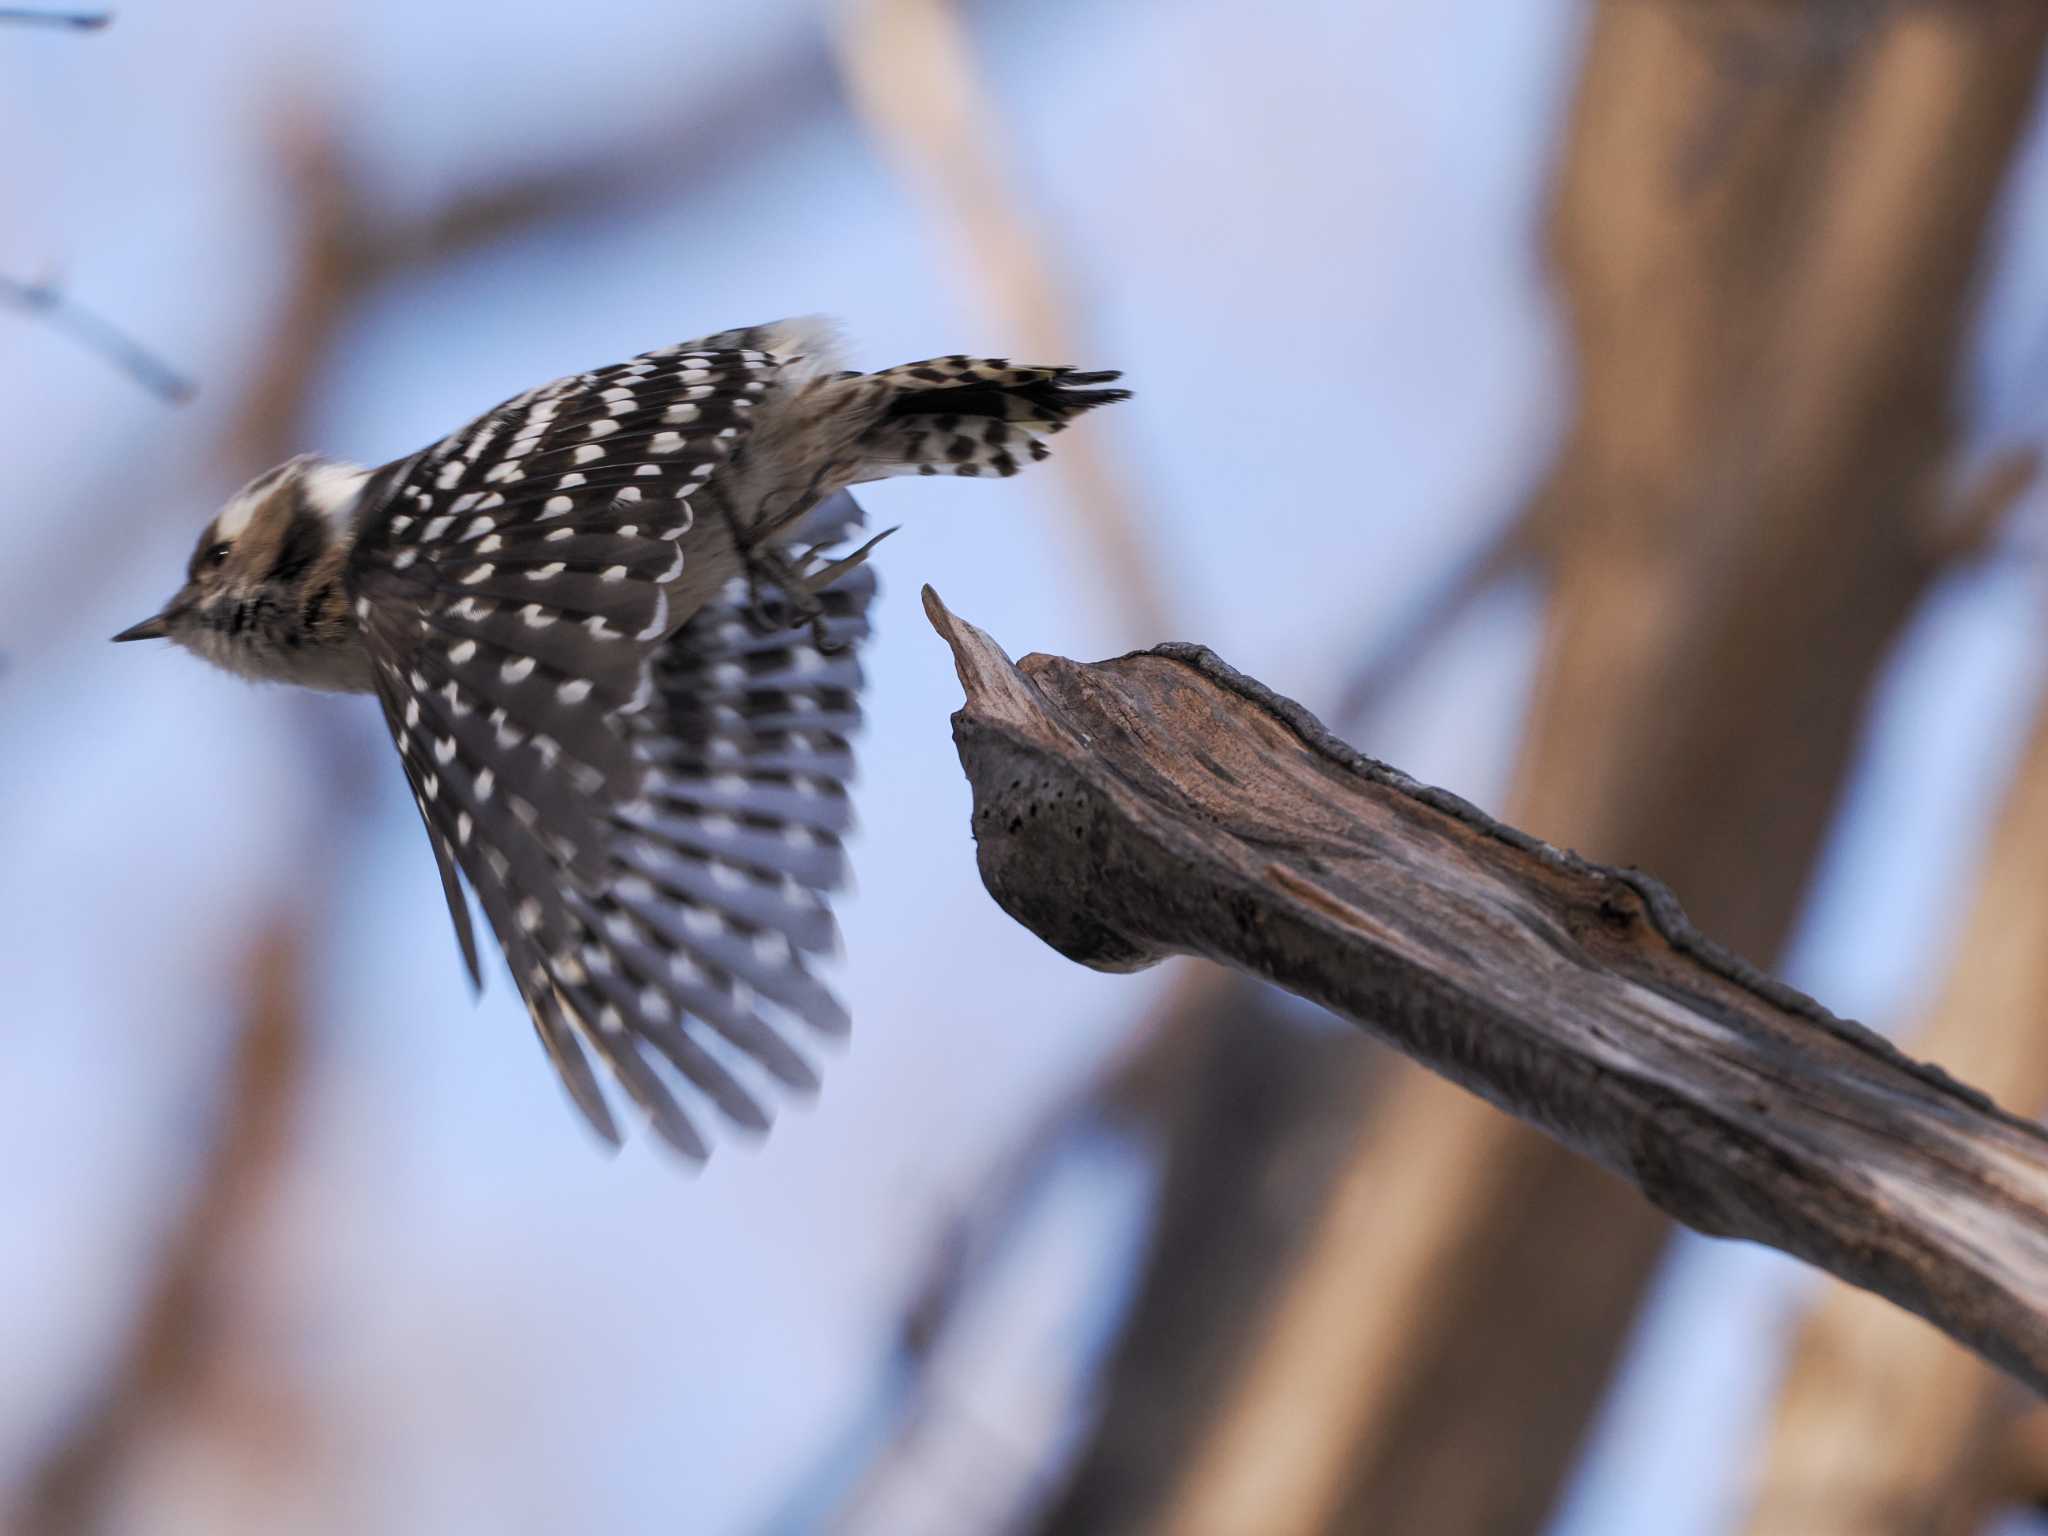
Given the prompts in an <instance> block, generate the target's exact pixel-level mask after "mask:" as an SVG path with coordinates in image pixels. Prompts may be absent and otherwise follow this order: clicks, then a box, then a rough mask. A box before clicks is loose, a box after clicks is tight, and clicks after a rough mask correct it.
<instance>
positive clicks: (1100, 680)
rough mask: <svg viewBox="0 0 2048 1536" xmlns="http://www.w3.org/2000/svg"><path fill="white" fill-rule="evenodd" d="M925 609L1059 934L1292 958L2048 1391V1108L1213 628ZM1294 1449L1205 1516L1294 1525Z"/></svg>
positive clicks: (1102, 962) (967, 745)
mask: <svg viewBox="0 0 2048 1536" xmlns="http://www.w3.org/2000/svg"><path fill="white" fill-rule="evenodd" d="M925 607H926V611H927V613H928V614H929V615H930V617H931V620H932V623H933V625H934V627H935V628H936V629H937V630H938V631H939V633H940V635H941V636H942V637H943V638H944V639H945V640H946V641H947V643H948V644H949V645H950V646H951V647H952V649H953V655H954V662H955V665H956V666H957V668H958V670H959V673H960V680H961V683H962V686H963V687H964V688H965V690H966V694H967V702H966V705H965V706H964V707H963V708H962V709H961V710H960V711H959V712H958V713H956V714H955V715H954V716H953V734H954V740H955V743H956V745H957V746H958V748H959V752H960V760H961V765H962V767H963V768H964V769H965V770H966V773H967V777H968V781H969V783H970V784H971V785H972V787H973V790H974V820H973V825H974V833H975V841H976V857H977V861H978V863H979V865H980V868H981V874H982V879H983V882H984V883H985V884H986V885H987V886H988V889H989V892H990V894H991V895H992V896H994V897H995V899H996V901H997V902H998V904H999V905H1001V906H1002V908H1003V909H1004V910H1005V911H1006V912H1008V913H1009V914H1010V915H1011V916H1013V917H1015V918H1016V919H1017V920H1018V921H1019V922H1021V923H1023V924H1024V925H1025V926H1026V927H1028V928H1030V929H1031V930H1032V931H1033V932H1035V933H1036V934H1038V936H1039V937H1040V938H1042V939H1044V940H1045V941H1046V942H1047V943H1048V944H1050V945H1052V946H1053V947H1054V948H1055V949H1057V950H1059V951H1060V952H1061V953H1062V954H1064V955H1066V956H1068V957H1069V958H1070V959H1074V960H1078V961H1080V962H1082V963H1084V964H1087V965H1090V966H1093V967H1096V968H1097V969H1102V970H1111V971H1126V970H1133V969H1137V968H1140V967H1142V966H1145V965H1149V964H1152V963H1154V962H1156V961H1158V960H1159V959H1161V958H1164V957H1165V956H1166V955H1169V954H1198V955H1203V956H1205V957H1207V958H1210V959H1214V960H1219V961H1221V962H1223V963H1225V964H1228V965H1231V966H1233V967H1235V968H1238V969H1242V970H1244V971H1246V972H1248V973H1250V974H1253V975H1257V976H1261V977H1264V978H1265V979H1267V980H1270V981H1274V982H1276V983H1278V984H1279V985H1281V986H1284V987H1286V988H1288V989H1289V990H1290V991H1294V992H1297V993H1299V994H1300V995H1302V996H1304V997H1307V998H1309V999H1311V1000H1312V1001H1315V1002H1318V1003H1321V1004H1323V1005H1324V1006H1325V1007H1328V1008H1330V1009H1332V1010H1333V1011H1335V1012H1337V1013H1340V1014H1342V1015H1343V1016H1344V1017H1346V1018H1349V1019H1351V1020H1352V1021H1353V1022H1355V1023H1358V1024H1360V1025H1361V1026H1363V1027H1364V1028H1366V1029H1368V1030H1371V1031H1372V1032H1373V1033H1374V1034H1376V1035H1377V1036H1379V1037H1380V1038H1381V1039H1383V1040H1385V1041H1387V1042H1388V1043H1390V1044H1392V1045H1394V1046H1395V1047H1396V1048H1398V1049H1399V1050H1401V1051H1402V1052H1404V1053H1405V1054H1408V1055H1410V1056H1412V1057H1414V1058H1415V1059H1416V1060H1418V1061H1420V1062H1423V1063H1425V1064H1427V1065H1428V1066H1429V1067H1430V1068H1432V1069H1433V1070H1435V1071H1438V1072H1441V1073H1443V1074H1444V1075H1445V1076H1447V1077H1449V1078H1451V1079H1452V1080H1454V1081H1457V1082H1459V1083H1461V1084H1462V1085H1463V1086H1464V1087H1466V1088H1467V1089H1469V1090H1471V1091H1473V1092H1475V1093H1478V1094H1481V1095H1483V1096H1485V1097H1486V1098H1487V1099H1488V1100H1490V1101H1491V1102H1492V1103H1494V1104H1496V1105H1498V1106H1499V1107H1501V1108H1503V1109H1506V1110H1509V1111H1511V1112H1512V1113H1514V1114H1516V1115H1517V1116H1519V1117H1521V1118H1522V1119H1524V1120H1526V1121H1528V1122H1530V1123H1531V1124H1533V1125H1536V1126H1538V1127H1540V1128H1541V1129H1542V1130H1544V1131H1545V1132H1546V1133H1548V1134H1549V1135H1551V1136H1555V1137H1557V1138H1559V1139H1561V1140H1562V1141H1564V1142H1566V1143H1568V1144H1569V1145H1571V1146H1573V1147H1574V1148H1576V1149H1577V1151H1578V1152H1579V1153H1580V1154H1582V1155H1584V1156H1586V1157H1589V1158H1592V1159H1593V1160H1595V1161H1597V1162H1599V1163H1601V1164H1603V1165H1604V1166H1606V1167H1607V1168H1608V1169H1609V1170H1610V1171H1612V1172H1614V1173H1616V1174H1618V1175H1620V1176H1621V1177H1622V1178H1624V1179H1626V1180H1628V1181H1629V1182H1630V1183H1632V1184H1634V1185H1636V1186H1637V1187H1638V1188H1639V1189H1640V1190H1641V1192H1642V1193H1643V1194H1644V1195H1646V1196H1647V1197H1648V1198H1649V1199H1650V1200H1651V1201H1652V1202H1654V1203H1655V1204H1657V1205H1658V1206H1660V1207H1662V1208H1663V1209H1665V1210H1666V1211H1669V1212H1671V1213H1672V1214H1674V1215H1676V1216H1678V1217H1679V1218H1680V1219H1681V1220H1684V1221H1686V1222H1687V1223H1689V1224H1691V1225H1693V1226H1695V1227H1698V1228H1699V1229H1700V1230H1702V1231H1704V1232H1708V1233H1712V1234H1714V1235H1716V1236H1728V1237H1742V1238H1748V1239H1751V1240H1754V1241H1758V1242H1764V1243H1769V1244H1771V1245H1772V1246H1774V1247H1779V1248H1782V1249H1784V1250H1785V1251H1787V1252H1789V1253H1792V1254H1794V1255H1796V1256H1797V1257H1800V1258H1803V1259H1805V1260H1807V1261H1808V1262H1810V1263H1813V1264H1817V1265H1819V1266H1821V1267H1823V1268H1825V1269H1827V1270H1829V1271H1830V1272H1831V1273H1833V1274H1835V1275H1837V1276H1839V1277H1840V1278H1843V1279H1846V1280H1848V1281H1850V1283H1852V1284H1855V1285H1859V1286H1863V1287H1865V1288H1867V1289H1870V1290H1874V1291H1876V1292H1877V1293H1878V1294H1880V1295H1883V1296H1886V1297H1888V1298H1890V1299H1891V1300H1893V1301H1895V1302H1897V1303H1899V1304H1900V1305H1902V1306H1905V1307H1908V1308H1910V1309H1912V1310H1914V1311H1916V1312H1918V1313H1919V1314H1920V1315H1922V1316H1924V1317H1926V1318H1928V1320H1929V1321H1932V1322H1934V1323H1935V1324H1936V1325H1937V1326H1939V1327H1941V1328H1943V1329H1944V1330H1946V1331H1947V1332H1949V1333H1950V1334H1951V1335H1952V1336H1954V1337H1955V1338H1957V1339H1959V1340H1960V1341H1962V1342H1964V1343H1966V1344H1967V1345H1969V1347H1971V1348H1973V1349H1975V1350H1977V1351H1979V1352H1980V1353H1982V1354H1983V1355H1984V1356H1985V1357H1986V1358H1988V1359H1990V1360H1992V1361H1994V1362H1995V1363H1997V1364H1998V1365H2000V1366H2001V1367H2002V1368H2003V1369H2005V1370H2008V1371H2010V1372H2011V1373H2013V1374H2014V1375H2015V1376H2018V1377H2019V1378H2020V1379H2022V1380H2024V1381H2027V1382H2028V1383H2029V1384H2031V1385H2032V1386H2034V1387H2035V1388H2036V1389H2037V1390H2048V1247H2044V1245H2043V1244H2042V1243H2041V1241H2040V1233H2041V1231H2042V1230H2043V1229H2044V1227H2048V1133H2043V1132H2042V1131H2041V1130H2040V1129H2039V1128H2038V1127H2035V1126H2033V1125H2031V1124H2029V1123H2028V1122H2026V1121H2023V1120H2019V1119H2016V1118H2014V1117H2012V1116H2009V1115H2005V1114H2003V1113H2002V1112H2000V1111H1998V1110H1997V1109H1996V1108H1994V1107H1993V1106H1992V1104H1991V1102H1990V1100H1988V1099H1986V1098H1985V1097H1984V1096H1983V1095H1982V1094H1980V1093H1978V1092H1976V1091H1975V1090H1974V1089H1970V1088H1966V1087H1963V1086H1962V1085H1960V1084H1958V1083H1956V1082H1955V1081H1954V1080H1953V1079H1952V1078H1950V1077H1948V1076H1947V1075H1946V1074H1944V1073H1942V1072H1940V1071H1939V1070H1937V1069H1935V1068H1932V1067H1926V1066H1922V1065H1920V1064H1918V1063H1915V1062H1913V1061H1910V1060H1909V1059H1907V1058H1906V1057H1904V1056H1903V1055H1901V1054H1900V1053H1899V1052H1898V1051H1897V1050H1895V1049H1894V1048H1893V1047H1892V1046H1890V1045H1889V1044H1887V1043H1886V1042H1885V1041H1884V1040H1883V1039H1882V1038H1881V1037H1879V1036H1877V1035H1874V1034H1871V1033H1870V1032H1869V1031H1867V1030H1864V1029H1863V1028H1861V1027H1860V1026H1858V1025H1855V1024H1851V1023H1847V1022H1844V1021H1842V1020H1839V1019H1836V1018H1834V1017H1833V1016H1832V1015H1830V1014H1828V1013H1827V1012H1826V1011H1825V1010H1824V1009H1822V1008H1821V1007H1820V1006H1819V1005H1818V1004H1816V1003H1814V1002H1813V1001H1812V1000H1811V999H1809V998H1806V997H1804V996H1802V995H1801V994H1799V993H1797V992H1794V991H1792V990H1791V989H1790V988H1788V987H1785V986H1783V985H1781V984H1779V983H1777V982H1774V981H1772V980H1771V979H1769V978H1768V977H1766V976H1764V975H1762V974H1761V973H1759V972H1757V971H1756V970H1754V969H1753V968H1752V967H1750V966H1748V965H1747V964H1745V963H1744V962H1742V961H1741V960H1739V959H1736V958H1735V957H1734V956H1733V955H1731V954H1729V953H1728V952H1727V951H1725V950H1723V949H1721V948H1719V947H1718V946H1717V945H1715V944H1713V943H1711V942H1710V941H1708V940H1706V939H1705V938H1703V937H1702V936H1701V935H1700V934H1699V933H1698V931H1697V930H1695V929H1694V928H1693V927H1692V925H1691V924H1690V923H1689V922H1688V921H1687V920H1686V918H1685V916H1684V914H1683V913H1682V912H1681V911H1680V910H1679V909H1678V905H1677V903H1676V902H1675V901H1674V900H1673V898H1672V897H1671V895H1670V893H1669V892H1668V891H1666V890H1665V889H1664V888H1663V887H1662V886H1659V885H1658V884H1656V883H1655V882H1654V881H1652V880H1650V879H1649V878H1648V877H1646V876H1644V875H1641V874H1639V873H1637V872H1635V871H1630V870H1617V869H1612V868H1605V867H1602V866H1599V865H1595V864H1590V863H1588V862H1586V861H1584V860H1582V859H1579V858H1577V857H1575V856H1574V855H1571V854H1567V853H1563V852H1560V851H1559V850H1557V849H1555V848H1552V847H1549V846H1547V845H1545V844H1542V843H1538V842H1536V841H1535V840H1534V839H1532V838H1530V837H1528V836H1527V835H1526V834H1523V833H1519V832H1516V831H1514V830H1513V829H1511V828H1508V827H1505V826H1503V825H1501V824H1500V823H1498V822H1495V821H1493V820H1491V819H1490V818H1488V817H1486V816H1484V815H1483V814H1481V813H1480V812H1478V811H1476V810H1475V809H1473V808H1472V807H1471V806H1469V805H1467V804H1465V803H1464V802H1463V801H1460V800H1457V799H1456V798H1455V797H1453V796H1450V795H1447V794H1445V793H1443V792H1442V791H1440V790H1430V789H1425V788H1423V787H1421V786H1419V785H1416V784H1415V783H1414V782H1413V781H1411V780H1409V779H1407V778H1405V777H1404V776H1403V775H1401V774H1399V773H1396V772H1395V771H1393V770H1391V769H1389V768H1386V767H1385V766H1383V765H1381V764H1378V763H1375V762H1373V761H1371V760H1370V759H1367V758H1364V757H1361V756H1360V755H1359V754H1357V753H1355V752H1353V751H1352V750H1351V749H1350V748H1348V747H1346V746H1344V745H1343V743H1341V742H1339V741H1337V740H1336V739H1335V738H1334V737H1332V736H1330V735H1329V734H1328V733H1327V732H1326V731H1324V729H1323V728H1322V726H1321V725H1320V724H1319V723H1318V722H1316V721H1315V720H1314V719H1313V718H1312V717H1311V716H1309V715H1308V714H1307V712H1306V711H1304V710H1302V709H1301V707H1300V706H1299V705H1296V704H1294V703H1292V702H1290V701H1289V700H1286V699H1283V698H1280V697H1279V696H1277V695H1275V694H1273V693H1271V692H1270V691H1268V690H1267V689H1265V688H1264V687H1262V686H1261V685H1259V684H1258V683H1256V682H1253V681H1252V680H1250V679H1248V678H1245V677H1243V676H1241V675H1240V674H1238V673H1236V672H1234V671H1232V670H1231V669H1230V668H1229V667H1227V666H1225V665H1223V664H1222V663H1221V662H1220V661H1218V660H1217V659H1216V658H1215V657H1214V656H1213V655H1212V654H1211V653H1209V652H1208V651H1206V650H1203V649H1202V648H1200V647H1196V646H1180V645H1168V646H1161V647H1159V648H1157V649H1155V650H1153V651H1149V652H1138V653H1136V654H1133V655H1131V656H1126V657H1124V658H1122V659H1120V660H1117V661H1112V662H1103V663H1099V664H1096V665H1093V666H1086V665H1081V664H1079V663H1075V662H1070V661H1065V660H1062V659H1061V658H1058V657H1050V656H1029V657H1026V658H1025V659H1024V661H1023V662H1022V663H1021V664H1016V665H1013V664H1012V663H1011V662H1010V660H1009V658H1008V657H1007V656H1006V655H1004V654H1003V652H1002V651H1001V649H1000V648H999V647H997V646H996V645H995V643H994V642H993V641H992V640H990V639H989V637H988V636H987V635H985V634H983V633H982V632H981V631H980V630H978V629H976V628H975V627H974V626H973V625H971V624H968V623H966V622H965V621H964V620H961V619H959V618H957V617H955V616H954V615H953V614H951V613H949V612H947V611H946V609H945V608H944V606H943V605H942V604H940V603H939V601H938V599H937V597H936V596H935V595H934V594H933V593H932V592H931V590H930V589H929V588H926V590H925ZM1359 1301H1360V1298H1357V1297H1354V1298H1353V1304H1354V1305H1356V1304H1358V1303H1359ZM1375 1304H1377V1301H1376V1299H1375ZM1303 1343H1304V1344H1305V1345H1306V1346H1308V1347H1310V1348H1312V1347H1313V1346H1312V1341H1303ZM1265 1358H1266V1359H1267V1360H1270V1359H1271V1358H1272V1357H1271V1356H1270V1355H1269V1356H1267V1357H1265ZM1262 1363H1263V1362H1262ZM1296 1363H1297V1364H1299V1363H1301V1362H1296ZM1288 1379H1289V1380H1290V1382H1291V1383H1292V1384H1293V1385H1295V1386H1296V1387H1299V1386H1300V1385H1301V1378H1300V1374H1299V1373H1298V1372H1289V1373H1288ZM1227 1463H1228V1458H1219V1462H1218V1464H1219V1465H1223V1464H1227ZM1288 1472H1289V1469H1288V1468H1286V1467H1284V1466H1279V1467H1272V1466H1269V1467H1268V1468H1267V1469H1266V1478H1265V1480H1264V1481H1265V1488H1264V1490H1263V1492H1264V1493H1265V1494H1266V1496H1267V1497H1266V1499H1264V1500H1262V1501H1261V1502H1258V1503H1246V1504H1242V1505H1237V1504H1233V1503H1232V1502H1231V1501H1230V1500H1229V1499H1227V1498H1218V1499H1214V1500H1210V1499H1204V1498H1201V1497H1191V1498H1190V1500H1189V1501H1188V1507H1189V1508H1190V1509H1191V1510H1192V1511H1193V1518H1192V1520H1191V1521H1189V1522H1187V1523H1185V1525H1184V1527H1183V1528H1186V1529H1191V1530H1209V1529H1220V1530H1250V1529H1258V1530H1271V1529H1284V1528H1291V1527H1292V1526H1293V1524H1294V1523H1295V1522H1294V1521H1293V1520H1292V1519H1291V1518H1288V1517H1287V1515H1286V1514H1285V1513H1284V1512H1283V1511H1280V1510H1276V1509H1275V1508H1274V1506H1273V1505H1272V1503H1271V1502H1270V1500H1271V1498H1272V1496H1273V1495H1274V1493H1275V1491H1276V1490H1277V1489H1280V1488H1282V1487H1285V1486H1288V1485H1289V1482H1290V1479H1289V1477H1288Z"/></svg>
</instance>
